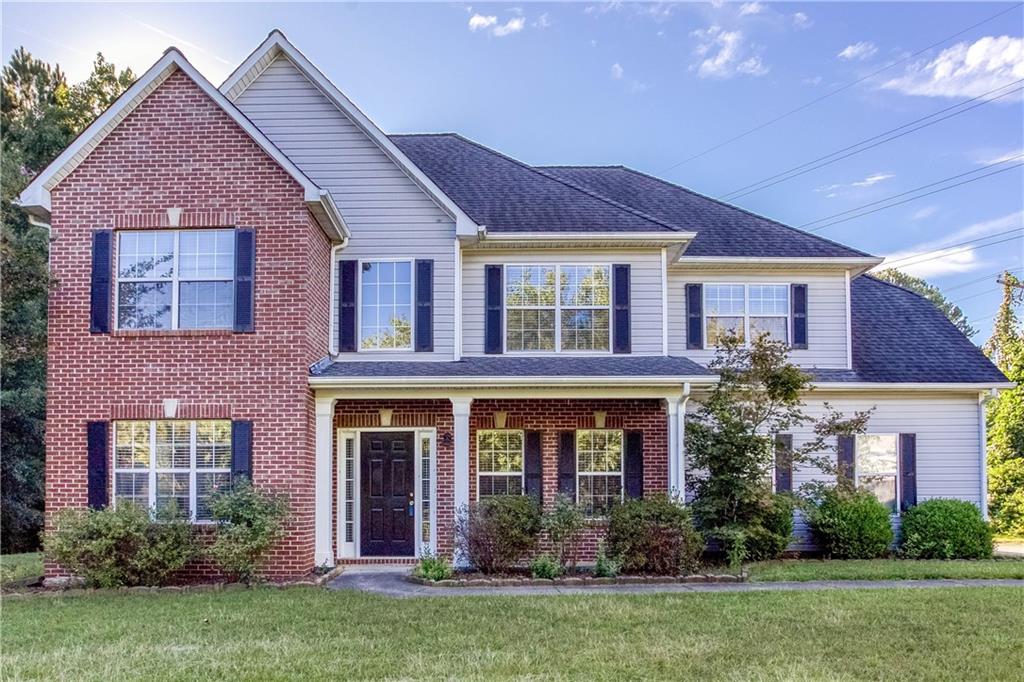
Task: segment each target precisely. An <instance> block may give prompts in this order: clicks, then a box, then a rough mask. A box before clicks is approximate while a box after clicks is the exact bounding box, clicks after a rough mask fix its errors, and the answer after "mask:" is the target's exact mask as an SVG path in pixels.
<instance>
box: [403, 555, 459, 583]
mask: <svg viewBox="0 0 1024 682" xmlns="http://www.w3.org/2000/svg"><path fill="white" fill-rule="evenodd" d="M412 574H413V575H414V576H416V577H417V578H423V579H424V580H433V581H437V580H447V579H448V578H451V577H452V567H451V565H450V564H449V563H448V560H447V559H445V558H444V557H438V556H434V555H433V554H429V553H424V555H423V556H422V557H420V562H419V563H418V564H416V568H414V569H413V571H412Z"/></svg>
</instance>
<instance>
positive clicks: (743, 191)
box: [720, 78, 1024, 201]
mask: <svg viewBox="0 0 1024 682" xmlns="http://www.w3.org/2000/svg"><path fill="white" fill-rule="evenodd" d="M1020 83H1024V78H1021V79H1019V80H1016V81H1013V82H1012V83H1006V84H1005V85H1001V86H999V87H998V88H993V89H992V90H989V91H988V92H983V93H982V94H980V95H977V96H975V97H971V98H970V99H966V100H964V101H963V102H958V103H957V104H954V105H952V106H948V107H946V108H944V109H939V110H938V111H935V112H932V113H930V114H928V115H927V116H921V117H920V118H916V119H914V120H913V121H909V122H907V123H904V124H903V125H901V126H897V127H895V128H891V129H889V130H886V131H885V132H881V133H879V134H877V135H874V136H872V137H868V138H865V139H863V140H861V141H860V142H856V143H854V144H852V145H849V146H847V147H843V148H842V149H838V150H836V151H834V152H831V153H829V154H825V155H824V156H819V157H818V158H816V159H812V160H810V161H807V162H805V163H802V164H800V165H798V166H794V167H792V168H790V169H788V170H785V171H782V172H781V173H776V174H775V175H772V176H769V177H767V178H764V179H763V180H758V181H757V182H753V183H750V184H749V185H744V186H743V187H740V188H738V189H734V190H733V191H731V192H728V193H726V194H723V195H722V196H721V197H720V198H721V199H723V200H725V201H730V200H732V199H738V198H740V197H744V196H746V195H748V194H753V193H754V192H760V191H761V190H763V189H767V188H769V187H772V186H773V185H777V184H779V183H780V182H785V181H786V180H791V179H793V178H795V177H799V176H801V175H804V174H806V173H809V172H811V171H813V170H817V169H819V168H824V167H825V166H828V165H830V164H833V163H835V162H836V161H841V160H842V159H846V158H849V157H851V156H854V155H856V154H860V153H861V152H865V151H867V150H869V149H874V148H875V147H878V146H880V145H882V144H885V143H886V142H892V141H893V140H897V139H899V138H901V137H903V136H905V135H909V134H910V133H914V132H917V131H918V130H921V129H923V128H927V127H929V126H933V125H935V124H936V123H941V122H942V121H945V120H947V119H950V118H953V117H954V116H959V115H960V114H965V113H967V112H968V111H971V110H973V109H977V108H978V107H980V106H984V105H986V104H988V103H989V102H994V101H996V100H998V99H1001V98H1003V97H1006V96H1008V95H1012V94H1013V93H1014V92H1018V91H1020V90H1021V89H1022V88H1017V89H1015V90H1010V91H1009V92H1004V93H1002V94H1001V95H997V96H995V97H992V98H991V99H987V100H983V101H981V102H978V103H977V104H975V105H973V106H970V107H964V105H966V104H970V103H971V102H975V101H977V100H980V99H982V98H983V97H987V96H988V95H991V94H993V93H995V92H998V91H999V90H1004V89H1006V88H1008V87H1011V86H1014V85H1019V84H1020ZM961 107H964V108H962V109H961ZM953 109H960V110H959V111H954V112H953V113H951V114H948V115H946V116H943V117H942V118H938V119H935V120H934V121H928V119H930V118H935V117H936V116H939V115H940V114H945V113H946V112H949V111H952V110H953ZM923 121H928V122H927V123H923V124H922V125H919V126H917V127H916V128H913V129H911V130H907V131H905V132H903V133H900V134H898V135H896V134H894V133H897V132H899V131H901V130H903V129H904V128H909V127H910V126H913V125H915V124H918V123H922V122H923ZM890 135H891V136H892V137H888V136H890ZM880 138H886V139H884V140H880V141H878V142H876V143H875V144H871V145H868V143H869V142H875V140H879V139H880ZM864 145H868V146H864ZM857 147H863V148H862V149H857ZM851 150H856V151H851ZM844 152H850V153H849V154H844ZM839 154H843V156H839V157H838V158H835V159H831V157H833V156H838V155H839ZM829 159H831V160H829ZM821 161H827V163H819V162H821ZM814 164H818V165H814ZM808 166H813V168H808ZM804 169H806V170H804ZM797 171H801V172H797ZM784 176H788V177H784ZM773 180H775V182H772V181H773ZM765 183H768V184H765ZM758 185H764V186H763V187H759V186H758Z"/></svg>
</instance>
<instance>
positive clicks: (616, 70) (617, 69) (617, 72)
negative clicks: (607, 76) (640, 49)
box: [611, 62, 626, 80]
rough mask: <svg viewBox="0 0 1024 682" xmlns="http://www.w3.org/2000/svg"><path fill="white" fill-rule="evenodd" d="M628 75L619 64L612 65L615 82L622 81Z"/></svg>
mask: <svg viewBox="0 0 1024 682" xmlns="http://www.w3.org/2000/svg"><path fill="white" fill-rule="evenodd" d="M625 73H626V70H625V69H623V68H622V65H621V64H619V63H618V62H615V63H614V64H612V73H611V76H612V78H613V79H614V80H621V79H622V76H623V75H624V74H625Z"/></svg>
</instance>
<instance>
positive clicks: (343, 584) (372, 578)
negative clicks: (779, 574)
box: [327, 566, 1024, 598]
mask: <svg viewBox="0 0 1024 682" xmlns="http://www.w3.org/2000/svg"><path fill="white" fill-rule="evenodd" d="M408 573H409V569H408V568H407V567H404V566H403V567H394V568H391V567H386V568H384V567H380V566H372V567H370V566H365V567H364V566H359V567H352V568H349V569H346V570H345V572H344V573H342V574H341V575H339V576H338V577H337V578H334V579H333V580H331V581H330V582H329V583H328V584H327V586H328V587H329V588H330V589H332V590H358V591H360V592H369V593H372V594H380V595H384V596H386V597H400V598H404V597H492V596H498V595H501V596H505V595H553V594H560V595H567V594H665V593H679V592H782V591H808V590H880V589H893V588H901V589H915V588H916V589H928V588H936V587H1024V580H820V581H813V582H779V583H669V584H654V585H594V586H590V587H582V586H575V585H537V586H534V585H528V586H522V587H497V586H495V587H428V586H426V585H417V584H415V583H410V582H407V581H406V580H405V576H406V575H407V574H408Z"/></svg>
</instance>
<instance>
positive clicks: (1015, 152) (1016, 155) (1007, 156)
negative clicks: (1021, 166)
mask: <svg viewBox="0 0 1024 682" xmlns="http://www.w3.org/2000/svg"><path fill="white" fill-rule="evenodd" d="M1021 156H1024V149H1011V150H1010V151H1008V152H1006V153H1004V154H997V155H995V156H991V155H986V156H985V157H982V158H981V159H979V160H978V164H979V165H982V166H991V165H993V164H997V163H1006V162H1007V161H1013V160H1020V158H1021Z"/></svg>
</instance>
